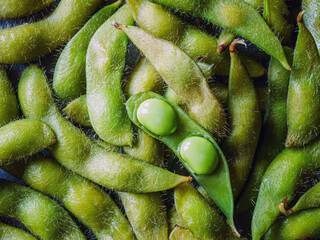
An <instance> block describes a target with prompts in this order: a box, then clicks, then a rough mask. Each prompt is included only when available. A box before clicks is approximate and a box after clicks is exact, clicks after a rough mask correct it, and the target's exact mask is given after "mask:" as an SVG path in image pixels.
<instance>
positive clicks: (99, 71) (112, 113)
mask: <svg viewBox="0 0 320 240" xmlns="http://www.w3.org/2000/svg"><path fill="white" fill-rule="evenodd" d="M112 21H121V22H123V23H124V24H128V25H132V24H133V22H134V20H133V18H132V14H131V12H130V8H129V6H128V5H124V6H123V7H121V8H120V9H119V10H118V11H117V12H116V13H115V14H114V15H112V17H110V19H109V20H107V21H106V22H105V23H104V24H103V25H102V26H101V27H100V28H99V29H98V30H97V31H96V33H95V34H94V35H93V37H92V39H91V41H90V44H89V47H88V52H87V59H86V62H87V63H86V64H87V65H86V76H87V106H88V112H89V117H90V121H91V124H92V127H93V129H94V130H95V132H96V133H97V134H98V136H99V137H100V138H101V139H102V140H104V141H105V142H108V143H111V144H113V145H116V146H124V145H129V146H132V141H133V131H132V126H131V122H130V120H129V118H128V116H127V113H126V111H125V106H124V102H125V97H124V95H123V93H122V90H121V78H122V74H123V69H124V65H125V58H126V52H127V47H128V37H127V36H126V34H125V33H123V32H122V31H119V30H118V29H116V28H114V27H113V26H112V24H111V23H112Z"/></svg>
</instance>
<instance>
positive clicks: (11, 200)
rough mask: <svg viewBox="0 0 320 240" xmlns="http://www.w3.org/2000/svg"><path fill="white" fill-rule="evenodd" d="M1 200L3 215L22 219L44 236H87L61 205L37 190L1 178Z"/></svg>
mask: <svg viewBox="0 0 320 240" xmlns="http://www.w3.org/2000/svg"><path fill="white" fill-rule="evenodd" d="M0 202H1V204H0V215H1V216H4V217H13V218H17V219H19V220H20V221H21V222H22V223H23V224H24V225H25V226H26V227H27V228H28V229H29V230H30V231H31V232H32V233H33V234H34V235H35V236H37V237H39V238H41V239H44V240H49V239H52V240H58V239H61V240H62V239H79V240H81V239H83V240H85V239H86V238H85V236H84V235H83V233H82V232H81V231H80V230H79V228H78V227H77V225H76V224H75V223H74V221H73V220H72V218H71V217H70V216H69V215H68V213H67V212H66V211H65V210H64V209H63V208H62V207H61V206H60V205H58V204H57V203H56V202H54V201H53V200H51V199H50V198H49V197H47V196H45V195H43V194H41V193H39V192H37V191H35V190H32V189H30V188H27V187H24V186H21V185H19V184H17V183H13V182H9V181H6V180H0Z"/></svg>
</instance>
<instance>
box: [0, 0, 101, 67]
mask: <svg viewBox="0 0 320 240" xmlns="http://www.w3.org/2000/svg"><path fill="white" fill-rule="evenodd" d="M101 2H102V1H101V0H62V1H61V2H60V3H59V5H58V7H57V9H56V10H55V11H54V13H53V14H52V15H51V16H49V17H48V18H45V19H43V20H41V21H39V22H35V23H29V24H23V25H19V26H16V27H12V28H7V29H2V30H0V45H1V46H6V47H3V48H1V49H0V63H10V64H15V63H27V62H32V61H34V60H36V59H38V58H39V57H43V56H45V55H47V54H49V53H50V52H52V51H53V50H55V49H56V48H57V47H59V46H60V45H62V44H64V43H66V42H67V41H68V40H69V39H70V38H71V37H72V36H73V35H74V34H76V33H77V31H78V30H79V28H80V27H81V26H82V25H83V24H84V23H85V22H86V21H87V20H88V19H89V17H90V15H91V14H92V13H94V11H95V10H96V9H97V7H98V6H99V4H100V3H101Z"/></svg>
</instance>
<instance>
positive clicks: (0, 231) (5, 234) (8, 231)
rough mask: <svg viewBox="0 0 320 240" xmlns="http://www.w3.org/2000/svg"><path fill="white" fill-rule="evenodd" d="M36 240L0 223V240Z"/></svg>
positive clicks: (27, 234)
mask: <svg viewBox="0 0 320 240" xmlns="http://www.w3.org/2000/svg"><path fill="white" fill-rule="evenodd" d="M13 239H14V240H19V239H21V240H37V238H35V237H34V236H32V235H31V234H29V233H27V232H25V231H23V230H21V229H19V228H15V227H12V226H9V225H7V224H4V223H2V222H0V240H13Z"/></svg>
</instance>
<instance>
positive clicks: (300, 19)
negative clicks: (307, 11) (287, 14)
mask: <svg viewBox="0 0 320 240" xmlns="http://www.w3.org/2000/svg"><path fill="white" fill-rule="evenodd" d="M303 14H304V11H302V12H300V13H299V14H298V17H297V22H298V23H303Z"/></svg>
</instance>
